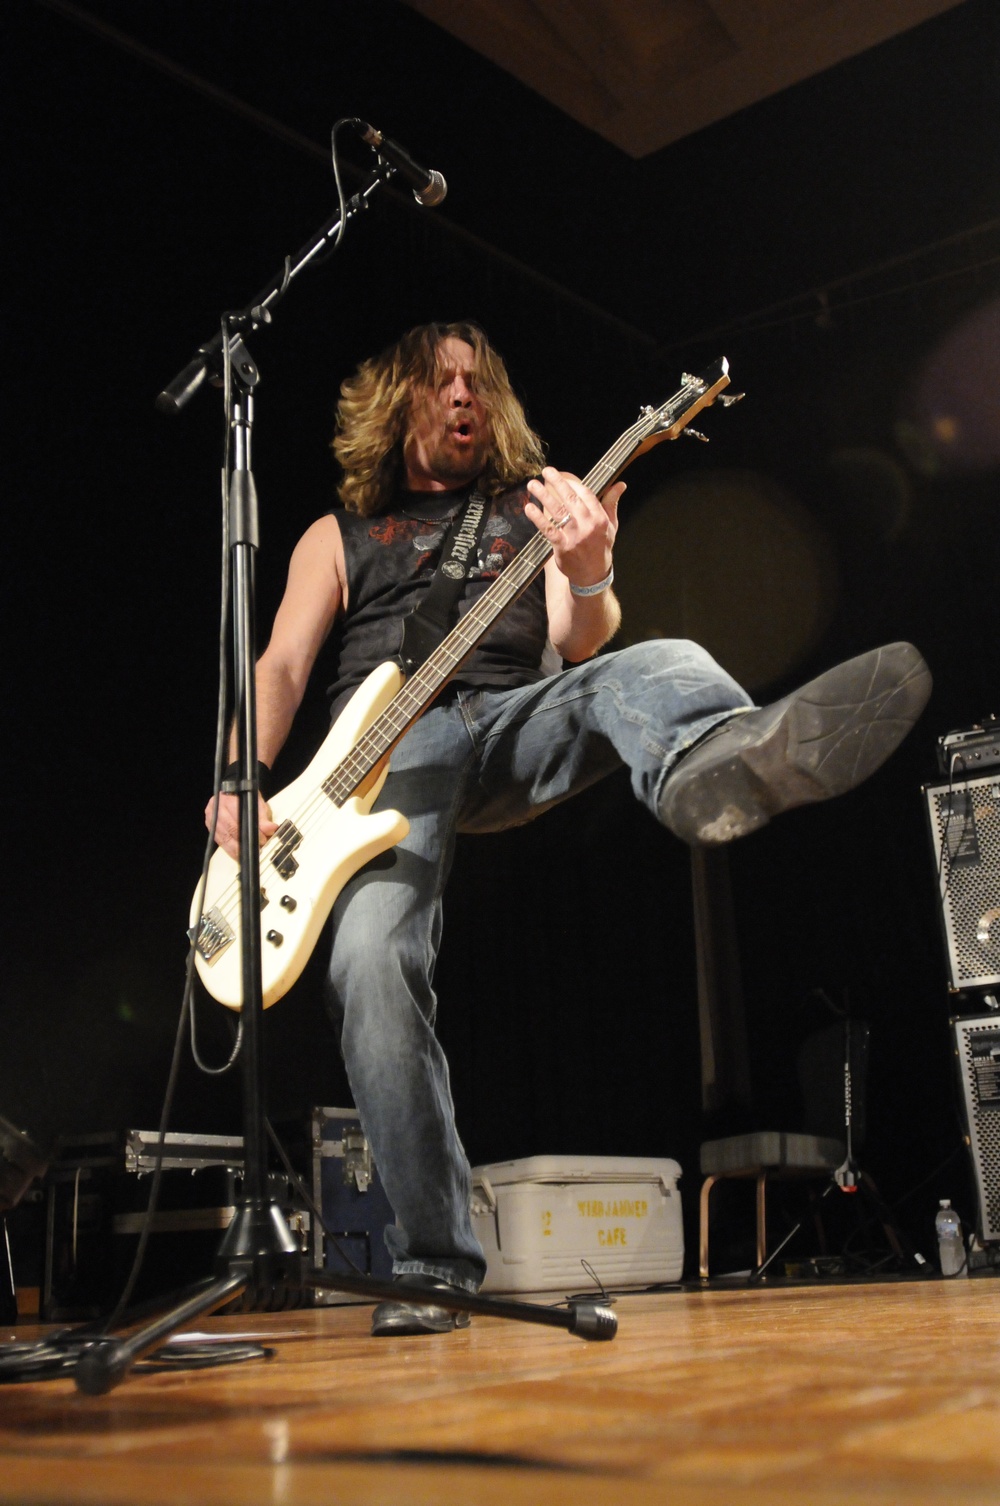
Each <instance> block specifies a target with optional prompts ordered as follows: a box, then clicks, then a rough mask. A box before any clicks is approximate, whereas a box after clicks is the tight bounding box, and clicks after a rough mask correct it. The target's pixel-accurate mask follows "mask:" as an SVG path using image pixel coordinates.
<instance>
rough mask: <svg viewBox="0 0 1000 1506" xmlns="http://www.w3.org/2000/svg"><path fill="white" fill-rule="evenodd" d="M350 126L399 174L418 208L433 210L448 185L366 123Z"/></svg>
mask: <svg viewBox="0 0 1000 1506" xmlns="http://www.w3.org/2000/svg"><path fill="white" fill-rule="evenodd" d="M353 123H354V125H355V126H356V127H357V129H358V132H359V134H360V136H361V139H362V141H366V142H367V143H368V145H369V146H370V147H371V148H372V150H373V151H375V152H377V153H378V155H379V156H380V157H384V158H385V160H386V162H388V163H389V164H390V166H392V167H394V168H395V169H396V171H397V172H398V173H401V174H402V176H403V177H404V178H405V179H406V181H407V183H409V185H410V187H411V188H412V189H413V197H414V198H415V199H416V201H417V203H418V204H423V205H424V206H425V207H426V208H427V209H433V208H434V206H435V205H436V204H440V203H441V200H442V199H443V198H444V196H445V194H446V193H447V192H448V185H447V183H446V182H445V181H444V178H443V177H442V176H441V174H440V173H438V172H433V171H430V170H428V169H427V168H426V167H421V166H420V164H419V163H417V162H414V160H413V158H412V157H411V156H410V154H409V152H408V151H407V150H406V149H405V147H401V146H400V145H399V143H398V142H397V141H393V140H392V139H391V138H390V137H389V136H383V135H382V132H381V131H377V130H376V129H375V127H374V126H373V125H369V124H368V122H367V120H356V121H354V122H353Z"/></svg>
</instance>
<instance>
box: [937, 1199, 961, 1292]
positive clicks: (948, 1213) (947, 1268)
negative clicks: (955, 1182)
mask: <svg viewBox="0 0 1000 1506" xmlns="http://www.w3.org/2000/svg"><path fill="white" fill-rule="evenodd" d="M934 1228H935V1230H936V1231H937V1242H938V1258H939V1259H940V1261H941V1274H942V1276H967V1275H968V1274H969V1263H968V1256H967V1255H966V1251H965V1240H964V1239H963V1238H962V1220H961V1219H960V1218H959V1216H958V1214H957V1213H956V1212H955V1210H954V1208H953V1207H952V1206H951V1199H950V1198H946V1197H943V1198H942V1199H941V1204H940V1207H939V1208H938V1211H937V1213H936V1214H935V1216H934Z"/></svg>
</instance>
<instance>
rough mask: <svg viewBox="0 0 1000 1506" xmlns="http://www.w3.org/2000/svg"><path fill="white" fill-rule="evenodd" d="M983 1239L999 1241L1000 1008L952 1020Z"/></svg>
mask: <svg viewBox="0 0 1000 1506" xmlns="http://www.w3.org/2000/svg"><path fill="white" fill-rule="evenodd" d="M951 1028H952V1031H953V1033H954V1041H955V1056H956V1059H957V1063H958V1075H959V1082H960V1085H961V1091H962V1102H963V1105H964V1108H965V1122H966V1129H967V1131H968V1135H969V1149H970V1151H971V1154H972V1169H973V1174H974V1176H975V1179H976V1195H977V1197H978V1199H979V1232H980V1235H981V1237H982V1239H983V1242H984V1243H988V1242H989V1241H990V1240H1000V1013H995V1014H988V1015H969V1016H967V1017H966V1018H965V1019H953V1020H952V1022H951Z"/></svg>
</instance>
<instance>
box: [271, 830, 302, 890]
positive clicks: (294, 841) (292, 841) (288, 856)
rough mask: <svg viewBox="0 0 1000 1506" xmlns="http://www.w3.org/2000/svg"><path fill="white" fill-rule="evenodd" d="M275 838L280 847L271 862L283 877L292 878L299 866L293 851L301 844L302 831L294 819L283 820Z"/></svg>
mask: <svg viewBox="0 0 1000 1506" xmlns="http://www.w3.org/2000/svg"><path fill="white" fill-rule="evenodd" d="M273 840H274V841H275V842H277V844H278V849H277V851H276V852H275V853H274V855H273V856H272V858H271V862H272V863H273V865H274V867H275V868H276V869H277V870H278V873H279V874H280V875H281V877H282V878H283V879H290V878H291V877H292V875H293V874H294V873H295V872H296V871H297V869H298V866H299V865H298V863H297V862H296V860H295V858H293V857H292V853H293V852H294V851H295V849H296V847H298V846H299V845H300V843H301V841H302V833H301V832H300V831H299V829H298V827H297V826H296V825H295V823H294V821H282V823H281V825H280V826H279V827H278V830H277V831H276V832H275V834H274V839H273Z"/></svg>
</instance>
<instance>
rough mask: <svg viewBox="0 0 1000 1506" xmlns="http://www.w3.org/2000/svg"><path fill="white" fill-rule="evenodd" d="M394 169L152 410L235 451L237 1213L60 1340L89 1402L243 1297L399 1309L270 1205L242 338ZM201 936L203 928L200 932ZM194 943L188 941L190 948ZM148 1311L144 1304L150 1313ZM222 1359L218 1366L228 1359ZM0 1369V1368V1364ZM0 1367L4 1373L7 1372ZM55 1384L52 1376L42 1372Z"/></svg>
mask: <svg viewBox="0 0 1000 1506" xmlns="http://www.w3.org/2000/svg"><path fill="white" fill-rule="evenodd" d="M394 171H395V169H394V168H393V167H392V165H391V164H387V163H385V162H383V161H381V160H380V161H379V164H378V167H377V168H376V170H375V173H374V176H373V177H372V179H371V181H370V182H369V183H368V184H367V185H366V186H365V187H364V188H363V189H362V190H360V191H359V192H358V193H357V194H355V195H354V197H353V198H352V199H351V200H350V201H349V202H348V203H347V204H346V205H345V206H344V209H343V211H338V213H337V214H336V215H334V216H333V217H332V218H331V219H329V220H328V221H327V222H326V224H325V225H323V226H322V227H321V228H320V230H319V231H317V233H316V234H315V235H314V236H313V238H312V239H311V240H310V241H309V242H307V243H306V245H305V246H303V247H302V248H301V249H300V250H299V251H298V252H297V253H296V255H295V257H294V258H293V257H286V259H285V263H284V266H283V268H282V270H281V272H280V273H278V274H277V276H276V277H275V278H274V279H272V281H271V282H270V283H269V284H268V285H267V286H266V287H265V288H263V289H262V290H261V292H260V293H258V294H257V296H256V297H255V298H253V299H251V301H250V303H249V304H248V305H247V307H246V308H245V309H243V310H242V311H241V312H238V313H235V314H229V315H227V316H226V317H225V319H224V321H222V328H220V330H219V333H218V334H217V335H215V337H214V338H213V339H211V340H209V341H207V342H206V343H205V344H204V345H200V346H199V347H198V349H197V351H196V353H195V355H194V357H193V358H192V360H191V361H189V362H188V363H187V365H186V366H184V367H183V369H182V370H181V371H179V372H178V373H177V375H176V376H175V377H174V378H173V379H172V381H170V382H168V383H167V385H166V387H164V389H163V391H162V392H161V393H160V394H159V396H158V397H157V399H156V407H157V409H158V411H160V412H163V413H179V412H180V411H181V409H182V408H184V407H185V406H186V405H187V403H189V402H190V400H191V398H192V397H193V396H194V394H195V393H196V392H197V391H198V390H199V388H200V387H201V386H202V385H203V383H204V382H205V380H206V378H210V379H212V380H213V381H216V382H218V381H222V384H223V387H224V389H225V393H226V396H227V411H226V425H227V434H228V435H230V436H231V440H232V460H233V464H232V470H231V472H230V474H229V476H228V477H227V491H228V519H229V538H230V546H229V547H230V570H231V579H232V593H231V611H232V633H233V654H234V680H235V697H236V715H235V722H236V738H237V749H238V775H237V779H236V781H235V783H234V785H233V786H230V788H235V791H236V793H237V794H238V796H239V809H240V903H241V906H242V919H243V924H242V927H241V932H242V938H241V947H242V949H241V957H240V966H241V977H242V987H243V1010H242V1016H243V1043H242V1048H241V1055H242V1061H241V1068H242V1084H243V1157H244V1161H243V1185H242V1194H241V1196H240V1198H239V1199H238V1200H237V1207H236V1212H235V1214H234V1216H233V1220H232V1222H231V1224H230V1225H229V1227H228V1229H227V1230H226V1233H225V1234H224V1236H223V1238H222V1241H221V1243H220V1246H219V1249H218V1251H217V1254H216V1257H215V1276H214V1278H207V1279H206V1280H204V1281H202V1282H200V1283H198V1284H197V1285H195V1286H194V1287H192V1288H191V1289H190V1290H189V1291H188V1292H187V1293H186V1294H185V1293H182V1294H181V1296H180V1298H179V1299H177V1300H176V1301H175V1302H174V1303H173V1305H171V1306H169V1307H168V1309H167V1310H166V1311H165V1312H163V1313H162V1314H161V1315H160V1316H158V1317H156V1318H154V1319H153V1320H152V1321H150V1322H148V1323H146V1324H145V1325H143V1326H141V1327H139V1328H138V1329H136V1330H135V1331H134V1332H133V1333H132V1334H131V1335H130V1336H129V1337H128V1338H124V1339H123V1338H119V1337H116V1336H114V1335H108V1334H103V1333H100V1334H97V1335H95V1333H94V1327H93V1325H91V1326H90V1327H88V1328H85V1329H83V1330H78V1331H77V1332H76V1335H75V1337H74V1334H73V1332H72V1331H71V1332H70V1333H69V1334H67V1335H59V1336H58V1339H59V1340H60V1341H61V1343H63V1344H64V1345H65V1346H67V1351H68V1352H64V1353H65V1358H64V1363H62V1364H61V1365H59V1366H57V1368H59V1369H65V1368H68V1367H69V1364H70V1363H71V1358H70V1357H72V1358H73V1359H75V1364H74V1365H73V1378H74V1381H75V1384H76V1386H77V1389H78V1390H80V1391H83V1392H85V1393H87V1394H88V1395H92V1396H94V1395H104V1394H105V1393H106V1392H108V1391H111V1390H112V1389H113V1388H114V1387H115V1386H117V1385H119V1384H120V1382H121V1381H122V1380H124V1379H125V1377H126V1375H127V1374H128V1372H129V1371H130V1369H131V1368H132V1366H133V1365H134V1364H135V1363H136V1362H137V1361H138V1360H140V1359H141V1358H143V1356H145V1355H147V1354H149V1353H151V1352H152V1351H153V1350H155V1349H157V1348H159V1346H160V1345H161V1344H162V1343H163V1341H164V1339H165V1338H167V1337H168V1336H169V1335H170V1334H171V1333H173V1332H175V1331H176V1330H177V1329H179V1328H181V1327H183V1326H184V1325H185V1324H187V1323H189V1322H191V1321H192V1320H193V1319H194V1318H196V1317H198V1316H200V1315H201V1314H205V1313H210V1312H214V1311H215V1310H216V1309H218V1308H219V1307H222V1306H225V1305H226V1304H227V1303H228V1302H231V1301H233V1300H235V1299H236V1298H237V1297H240V1296H241V1295H242V1298H243V1303H242V1305H243V1308H244V1310H247V1309H252V1308H254V1307H260V1306H266V1305H274V1304H273V1303H270V1304H269V1303H268V1299H269V1298H271V1297H272V1296H273V1295H274V1294H275V1293H276V1292H286V1291H289V1290H303V1289H306V1288H325V1289H331V1290H338V1291H346V1292H350V1293H353V1294H355V1295H358V1296H363V1297H371V1298H373V1299H376V1300H381V1299H388V1300H393V1299H399V1297H400V1292H399V1289H398V1288H397V1287H395V1286H394V1285H393V1284H392V1283H391V1282H380V1281H376V1280H373V1279H371V1278H367V1277H361V1276H356V1277H351V1276H340V1275H336V1276H332V1275H329V1274H327V1273H326V1272H319V1271H310V1270H306V1269H305V1266H304V1257H303V1255H302V1252H301V1251H300V1249H299V1247H298V1245H297V1243H296V1241H295V1239H294V1237H293V1235H292V1233H291V1230H290V1229H289V1227H288V1223H287V1221H286V1219H285V1217H284V1214H283V1213H282V1211H281V1208H280V1207H279V1205H278V1203H277V1200H276V1199H275V1198H274V1196H273V1195H272V1193H271V1191H270V1186H269V1178H268V1164H267V1139H266V1130H265V1104H264V1096H265V1094H264V1087H265V1076H264V1050H263V1040H262V1023H263V1014H264V1006H263V988H262V983H261V950H260V948H261V934H260V933H261V927H260V890H259V880H258V876H259V871H260V860H259V850H258V835H257V833H258V817H257V811H258V795H259V779H258V768H257V716H256V682H255V668H256V662H257V660H256V645H255V634H254V625H255V616H256V603H255V567H256V556H257V548H258V509H257V490H256V485H255V482H254V476H253V470H252V467H251V445H252V436H253V414H254V390H255V388H256V386H257V384H258V382H259V380H260V374H259V371H258V369H257V366H256V363H255V362H254V360H253V358H252V356H251V355H250V353H249V351H248V350H247V348H246V345H245V343H244V335H246V334H247V333H249V332H252V331H253V330H256V329H259V328H260V327H261V326H262V325H265V324H270V323H271V309H272V308H273V307H274V306H275V305H276V304H277V303H278V302H279V301H280V300H281V299H282V298H283V297H284V295H285V293H286V292H287V290H288V288H289V286H290V284H291V283H292V281H293V280H294V278H295V277H297V276H298V274H299V273H300V272H301V271H302V270H303V269H304V268H305V267H307V266H308V265H309V264H310V263H312V262H313V261H314V260H315V258H316V257H317V255H318V254H319V252H320V251H321V250H322V249H323V248H324V246H327V245H330V244H331V243H333V244H334V245H335V244H336V243H337V242H338V241H339V240H340V237H341V235H342V233H343V228H344V227H345V226H346V223H347V222H348V221H349V220H350V219H351V218H353V217H354V215H355V214H357V213H358V212H359V211H360V210H362V209H364V208H366V207H367V204H368V202H369V200H370V198H371V196H372V195H373V194H374V193H375V191H376V189H377V188H378V186H379V184H380V183H382V182H386V181H388V180H389V178H391V177H392V175H393V173H394ZM199 931H200V925H199ZM199 940H200V935H199V936H196V937H194V938H193V940H192V944H193V945H196V944H197V943H198V941H199ZM406 1299H407V1301H409V1302H413V1303H420V1302H421V1301H423V1302H425V1303H429V1304H434V1305H436V1306H438V1307H444V1308H447V1309H448V1310H450V1311H453V1312H475V1313H482V1314H488V1315H491V1316H494V1317H504V1318H511V1319H518V1320H520V1321H522V1322H528V1323H541V1324H546V1325H548V1326H550V1327H551V1326H554V1327H562V1328H565V1329H567V1331H568V1332H570V1333H575V1334H577V1335H578V1336H579V1337H580V1338H584V1339H611V1338H613V1337H614V1335H615V1332H616V1331H617V1327H618V1320H617V1318H616V1317H615V1315H614V1313H613V1312H611V1310H610V1309H609V1308H606V1307H604V1306H601V1305H599V1304H596V1303H576V1304H571V1306H570V1307H569V1308H567V1309H564V1310H561V1309H559V1308H553V1307H545V1306H538V1305H534V1304H529V1303H523V1302H508V1301H498V1300H496V1299H493V1298H487V1297H481V1296H478V1295H472V1294H469V1293H465V1292H460V1291H457V1290H456V1291H454V1292H450V1291H449V1292H442V1291H440V1290H438V1289H437V1288H435V1287H431V1286H428V1287H426V1288H421V1287H419V1286H418V1285H416V1284H414V1285H410V1286H408V1287H407V1289H406ZM148 1306H149V1304H147V1307H148ZM230 1357H231V1356H230V1355H229V1354H228V1353H223V1354H222V1355H221V1356H220V1360H219V1362H220V1363H226V1362H227V1361H228V1360H229V1359H230ZM0 1360H2V1357H0ZM3 1368H4V1367H3V1365H2V1362H0V1371H2V1370H3ZM49 1373H51V1371H50V1372H49Z"/></svg>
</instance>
